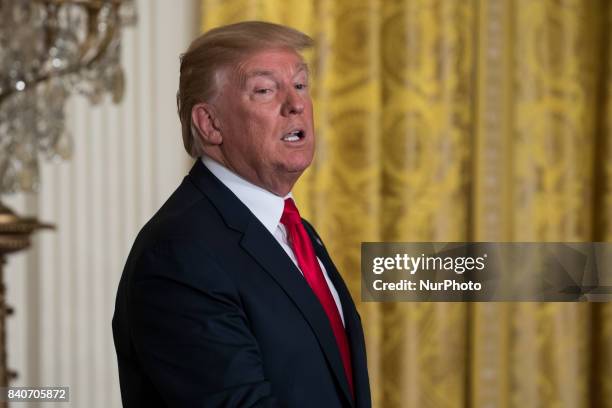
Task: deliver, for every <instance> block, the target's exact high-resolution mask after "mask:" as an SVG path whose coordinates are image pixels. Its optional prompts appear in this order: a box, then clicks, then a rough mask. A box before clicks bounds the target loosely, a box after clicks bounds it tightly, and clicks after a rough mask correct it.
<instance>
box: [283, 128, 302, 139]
mask: <svg viewBox="0 0 612 408" xmlns="http://www.w3.org/2000/svg"><path fill="white" fill-rule="evenodd" d="M304 136H305V134H304V131H303V130H302V129H296V130H293V131H291V132H289V133H287V134H285V135H284V136H283V139H282V140H284V141H286V142H297V141H299V140H302V139H303V138H304Z"/></svg>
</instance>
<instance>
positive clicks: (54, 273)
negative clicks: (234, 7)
mask: <svg viewBox="0 0 612 408" xmlns="http://www.w3.org/2000/svg"><path fill="white" fill-rule="evenodd" d="M198 3H199V2H198V1H197V0H181V1H179V2H175V1H166V0H155V1H150V0H139V1H138V23H137V25H136V26H135V27H132V28H127V29H126V30H125V31H124V34H123V42H122V47H123V48H122V58H123V60H122V61H123V66H124V70H125V74H126V93H125V98H124V101H123V102H122V104H121V105H119V106H114V105H112V104H111V103H110V102H109V101H106V102H104V103H103V104H101V105H99V106H96V107H92V106H90V104H89V102H88V101H86V100H84V99H83V98H82V97H73V98H72V99H71V100H70V102H69V104H68V105H67V107H66V109H67V111H66V112H67V116H68V119H67V126H68V128H69V130H70V132H71V133H72V135H73V139H74V155H73V158H72V159H71V160H70V161H69V162H62V163H43V164H42V166H41V178H42V182H41V188H40V191H39V193H38V194H36V195H23V194H19V195H16V196H13V197H9V198H8V199H5V200H4V201H5V202H6V203H7V204H9V205H11V206H12V207H13V209H15V210H17V211H18V212H19V213H20V214H36V215H37V216H38V217H39V218H40V219H41V220H43V221H47V222H51V223H54V224H55V225H56V226H57V229H56V230H55V231H45V232H39V233H37V235H36V238H35V239H34V243H33V248H32V249H30V250H29V251H28V252H27V253H26V254H24V255H18V256H12V257H10V258H9V263H8V264H7V266H6V268H5V269H6V273H5V275H6V282H7V286H8V301H9V304H11V305H13V306H14V307H15V309H16V315H15V316H13V317H11V318H9V324H8V330H9V333H8V343H9V364H10V367H11V368H14V369H16V370H17V371H18V372H19V375H20V376H19V378H18V380H17V381H16V382H15V383H14V384H13V385H18V386H36V385H40V386H44V385H58V386H60V385H67V386H70V399H71V404H70V406H74V407H91V408H108V407H120V406H121V402H120V401H121V399H120V394H119V379H118V373H117V360H116V355H115V349H114V345H113V339H112V331H111V318H112V314H113V310H114V302H115V294H116V290H117V285H118V282H119V278H120V276H121V271H122V269H123V265H124V262H125V259H126V257H127V254H128V252H129V250H130V247H131V245H132V242H133V240H134V238H135V237H136V234H137V233H138V231H139V230H140V228H141V227H142V226H143V224H144V223H145V222H146V221H147V220H148V219H149V218H150V217H151V216H152V215H153V214H154V213H155V211H156V210H157V209H158V208H159V207H160V206H161V205H162V204H163V202H164V201H165V199H166V198H167V197H168V196H169V195H170V194H171V192H172V191H173V190H174V189H175V188H176V187H177V186H178V184H179V183H180V182H181V180H182V178H183V177H184V175H185V174H186V172H187V171H188V169H189V167H190V165H191V162H192V160H191V159H190V158H189V157H188V156H187V154H186V153H185V152H184V150H183V145H182V140H181V135H180V123H179V120H178V116H177V113H176V90H177V88H178V75H179V55H180V54H181V53H182V52H184V51H185V49H186V48H187V46H188V45H189V42H190V40H191V39H192V38H193V37H195V36H196V35H197V33H198V31H199V26H198V21H197V20H198V17H199V8H198ZM56 405H57V404H40V406H44V407H46V406H48V407H55V406H56ZM28 406H35V405H34V404H32V405H28Z"/></svg>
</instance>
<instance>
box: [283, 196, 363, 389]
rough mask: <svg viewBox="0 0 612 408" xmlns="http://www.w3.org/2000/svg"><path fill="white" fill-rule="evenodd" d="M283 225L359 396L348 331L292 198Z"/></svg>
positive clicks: (286, 202)
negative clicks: (323, 311)
mask: <svg viewBox="0 0 612 408" xmlns="http://www.w3.org/2000/svg"><path fill="white" fill-rule="evenodd" d="M281 222H282V223H283V225H284V226H285V228H287V235H288V237H289V242H290V244H291V247H292V248H293V253H294V254H295V257H296V259H297V263H298V265H299V267H300V269H301V270H302V273H303V274H304V278H306V281H307V282H308V284H309V285H310V287H311V289H312V291H313V292H314V294H315V295H316V296H317V298H318V299H319V302H321V306H323V309H324V310H325V313H326V314H327V318H328V319H329V323H330V324H331V328H332V330H333V332H334V336H335V337H336V344H337V345H338V349H339V350H340V356H341V357H342V363H343V365H344V372H345V374H346V378H347V379H348V383H349V387H350V389H351V394H353V395H355V393H354V390H353V371H352V368H351V353H350V351H349V345H348V339H347V337H346V331H345V330H344V326H343V325H342V320H341V318H340V313H339V312H338V307H337V306H336V302H335V301H334V298H333V296H332V294H331V291H330V290H329V287H328V286H327V282H326V281H325V277H324V276H323V271H321V267H320V266H319V262H318V261H317V257H316V255H315V251H314V248H313V247H312V242H311V241H310V237H309V236H308V234H307V233H306V229H305V228H304V225H303V224H302V218H301V217H300V213H299V212H298V209H297V208H296V206H295V203H294V202H293V200H292V199H291V198H287V199H286V200H285V209H284V210H283V215H282V217H281Z"/></svg>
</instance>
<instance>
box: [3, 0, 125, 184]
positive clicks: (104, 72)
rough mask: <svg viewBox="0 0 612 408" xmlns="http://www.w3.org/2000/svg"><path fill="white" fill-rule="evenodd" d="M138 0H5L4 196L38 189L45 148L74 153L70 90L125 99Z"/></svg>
mask: <svg viewBox="0 0 612 408" xmlns="http://www.w3.org/2000/svg"><path fill="white" fill-rule="evenodd" d="M135 19H136V13H135V5H134V1H133V0H0V195H2V194H5V193H8V192H15V191H36V189H37V186H38V155H39V153H41V154H42V156H43V157H45V158H47V159H56V158H59V159H67V158H69V157H70V155H71V151H72V139H71V136H70V135H69V134H68V132H67V130H66V129H65V125H64V120H65V109H64V106H65V104H66V101H67V99H68V97H69V96H70V94H72V93H78V94H81V95H85V96H86V97H87V98H88V99H89V100H90V101H91V103H93V104H96V103H98V102H100V101H101V99H102V96H103V95H104V94H106V93H109V94H111V95H112V99H113V101H114V102H119V101H120V100H121V98H122V94H123V88H124V85H123V72H122V69H121V66H120V59H119V56H120V52H119V45H120V38H121V28H122V27H124V26H126V25H132V24H133V23H134V22H135Z"/></svg>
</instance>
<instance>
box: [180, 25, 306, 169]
mask: <svg viewBox="0 0 612 408" xmlns="http://www.w3.org/2000/svg"><path fill="white" fill-rule="evenodd" d="M312 45H313V40H312V38H310V37H309V36H307V35H306V34H304V33H302V32H300V31H297V30H295V29H293V28H290V27H286V26H282V25H279V24H273V23H267V22H263V21H244V22H240V23H236V24H230V25H226V26H222V27H218V28H214V29H212V30H210V31H207V32H206V33H204V34H202V35H201V36H199V37H198V38H196V39H195V40H194V41H193V42H192V43H191V45H190V46H189V48H188V49H187V52H185V53H184V54H182V55H181V70H180V72H181V73H180V80H179V89H178V92H177V94H176V103H177V107H178V114H179V118H180V119H181V128H182V134H183V144H184V145H185V150H187V153H189V155H190V156H192V157H198V156H200V155H201V154H202V147H201V145H200V143H199V142H198V137H197V136H198V135H197V131H196V129H195V128H194V126H193V124H192V121H191V110H192V108H193V106H194V105H196V104H198V103H201V102H210V101H211V100H212V99H213V98H214V97H215V95H216V94H217V91H218V89H217V87H218V86H219V81H218V76H219V74H220V73H221V71H222V70H223V69H224V68H226V67H231V66H235V65H237V64H238V63H239V62H240V61H242V60H244V59H245V58H247V57H248V56H250V55H252V54H254V53H256V52H258V51H263V50H266V49H276V48H286V49H291V50H294V51H295V52H297V53H299V52H300V51H302V50H304V49H306V48H308V47H311V46H312Z"/></svg>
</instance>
